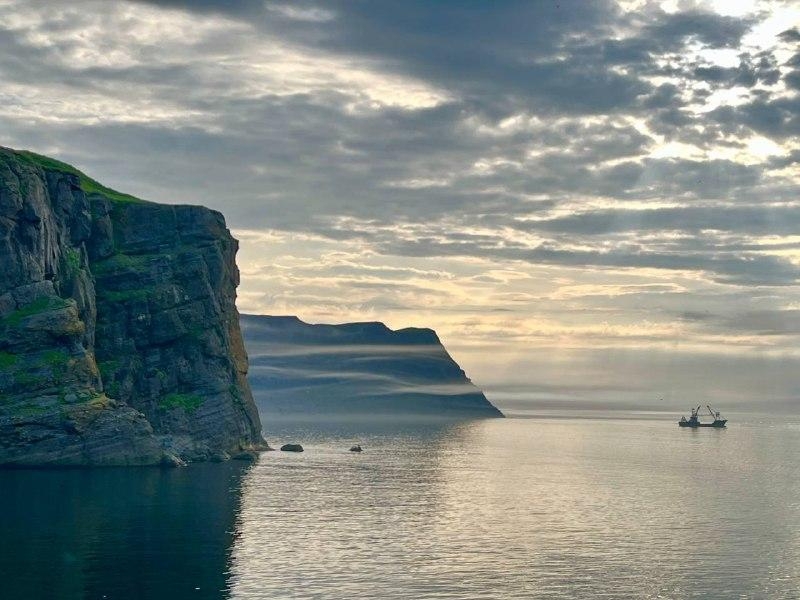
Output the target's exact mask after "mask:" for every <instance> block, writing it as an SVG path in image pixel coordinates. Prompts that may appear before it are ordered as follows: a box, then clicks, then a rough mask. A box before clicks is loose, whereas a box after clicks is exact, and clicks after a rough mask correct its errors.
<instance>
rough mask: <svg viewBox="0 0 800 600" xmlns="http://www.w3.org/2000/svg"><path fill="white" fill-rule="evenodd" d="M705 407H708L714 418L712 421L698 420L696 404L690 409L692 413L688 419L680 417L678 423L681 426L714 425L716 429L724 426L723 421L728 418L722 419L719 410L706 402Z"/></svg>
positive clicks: (698, 411)
mask: <svg viewBox="0 0 800 600" xmlns="http://www.w3.org/2000/svg"><path fill="white" fill-rule="evenodd" d="M706 408H707V409H708V413H709V414H710V415H711V416H712V417H713V418H714V421H713V422H711V423H703V422H702V421H701V420H700V407H699V406H698V407H697V408H693V409H692V414H691V416H690V417H689V418H688V419H687V418H686V417H681V420H680V421H678V425H679V426H681V427H715V428H717V429H720V428H722V427H725V423H727V422H728V419H723V418H722V415H720V413H719V411H714V410H713V409H712V408H711V407H710V406H709V405H708V404H706Z"/></svg>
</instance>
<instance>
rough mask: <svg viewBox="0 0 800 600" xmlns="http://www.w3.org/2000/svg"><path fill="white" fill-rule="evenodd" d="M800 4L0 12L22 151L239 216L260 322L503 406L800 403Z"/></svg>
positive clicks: (91, 6) (215, 0)
mask: <svg viewBox="0 0 800 600" xmlns="http://www.w3.org/2000/svg"><path fill="white" fill-rule="evenodd" d="M798 26H800V6H798V5H797V3H795V2H750V1H738V2H737V1H732V0H720V1H717V2H711V1H697V2H691V1H686V2H684V1H679V0H678V1H667V2H648V1H639V0H632V1H626V2H623V1H619V2H614V1H611V0H609V1H604V0H593V1H585V0H574V1H573V0H560V1H558V2H550V1H544V0H539V1H536V0H525V1H519V2H517V1H505V2H503V1H496V2H489V1H488V0H487V1H477V0H453V1H451V2H444V1H442V2H430V1H423V0H420V1H415V0H393V1H369V2H367V1H359V0H340V1H336V0H332V1H325V2H323V1H321V0H320V1H319V2H316V3H314V2H289V1H286V2H272V1H264V0H195V1H190V0H152V1H137V2H134V1H123V0H119V1H113V0H99V1H92V0H85V1H68V0H58V1H56V0H51V1H41V0H0V50H1V51H0V144H1V145H7V146H12V147H16V148H27V149H32V150H35V151H38V152H41V153H45V154H49V155H53V156H56V157H59V158H61V159H63V160H66V161H68V162H70V163H73V164H75V165H76V166H78V167H80V168H82V169H83V170H85V171H86V172H88V173H89V174H90V175H92V176H94V177H95V178H97V179H99V180H101V181H102V182H103V183H105V184H106V185H109V186H110V187H114V188H117V189H120V190H123V191H126V192H130V193H133V194H136V195H138V196H140V197H143V198H147V199H151V200H155V201H160V202H169V203H178V202H182V203H183V202H189V203H195V204H204V205H207V206H210V207H212V208H215V209H218V210H220V211H222V212H223V213H224V214H225V216H226V218H227V220H228V225H229V227H230V228H231V229H232V230H233V232H234V234H235V235H236V236H237V237H238V238H239V239H240V240H241V250H240V254H239V265H240V268H241V271H242V284H241V287H240V295H239V308H240V310H242V311H244V312H255V313H266V314H295V315H298V316H300V317H301V318H302V319H304V320H306V321H310V322H342V321H353V320H382V321H384V322H386V323H387V324H388V325H389V326H391V327H394V328H397V327H404V326H410V325H414V326H428V327H432V328H435V329H436V330H437V331H438V332H439V334H440V337H441V338H442V339H443V341H444V342H445V343H446V345H447V347H448V349H449V350H450V351H451V353H452V354H453V355H454V356H455V358H456V359H457V360H458V361H459V362H460V363H461V365H462V366H463V367H464V368H465V369H466V371H467V373H468V374H469V375H470V376H471V377H472V379H473V380H474V381H475V383H476V384H478V385H479V386H481V387H483V388H484V389H485V390H487V392H488V395H489V397H490V398H491V399H493V400H494V401H495V402H496V403H497V404H498V405H500V406H501V407H502V406H504V405H508V406H510V405H511V404H513V403H514V402H516V401H522V400H538V401H540V402H544V401H562V400H564V401H567V400H569V401H573V402H576V403H583V402H589V401H603V402H611V401H614V402H622V403H629V404H630V405H633V406H636V405H642V406H648V407H657V406H659V405H660V404H659V398H664V402H663V405H664V406H665V407H669V408H671V407H673V406H677V405H681V406H682V405H683V404H687V405H688V404H691V403H693V402H695V399H696V400H697V402H698V403H699V402H700V401H701V400H702V401H703V403H705V400H707V399H709V400H711V401H713V402H718V403H719V404H721V405H723V406H726V405H729V406H732V405H737V404H739V405H741V404H748V403H750V402H757V401H769V402H770V403H771V404H772V405H773V406H775V407H779V406H786V405H791V404H792V403H795V404H800V403H798V402H797V400H798V398H800V344H799V343H798V342H800V295H798V283H800V197H798V190H799V189H800V185H799V184H800V137H798V136H799V135H800V29H798Z"/></svg>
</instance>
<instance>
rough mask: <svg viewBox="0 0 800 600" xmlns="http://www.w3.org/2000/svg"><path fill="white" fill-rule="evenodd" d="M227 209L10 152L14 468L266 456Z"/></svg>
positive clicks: (5, 265)
mask: <svg viewBox="0 0 800 600" xmlns="http://www.w3.org/2000/svg"><path fill="white" fill-rule="evenodd" d="M236 250H237V242H236V240H234V239H233V238H232V237H231V236H230V233H229V232H228V230H227V229H226V228H225V222H224V219H223V217H222V215H220V214H219V213H217V212H214V211H211V210H208V209H206V208H202V207H197V206H167V205H159V204H153V203H149V202H143V201H140V200H137V199H135V198H132V197H130V196H126V195H123V194H119V193H118V192H114V191H113V190H109V189H108V188H105V187H103V186H102V185H100V184H99V183H97V182H96V181H93V180H91V179H89V178H88V177H86V176H85V175H83V174H82V173H80V172H78V171H76V170H75V169H74V168H72V167H70V166H69V165H65V164H63V163H59V162H58V161H53V160H51V159H48V158H46V157H41V156H38V155H34V154H30V153H23V152H15V151H12V150H8V149H3V148H0V267H2V268H0V464H5V465H112V464H113V465H118V464H125V465H134V464H135V465H144V464H156V463H161V462H167V463H171V464H176V463H180V462H181V461H193V460H205V459H224V458H227V457H229V456H230V455H239V454H241V453H243V452H245V453H246V452H249V451H251V450H253V449H254V448H258V447H260V446H261V444H262V439H261V425H260V421H259V417H258V412H257V410H256V407H255V404H254V403H253V399H252V395H251V392H250V388H249V386H248V383H247V380H246V373H247V355H246V353H245V350H244V346H243V343H242V338H241V334H240V331H239V324H238V313H237V310H236V306H235V298H236V286H237V284H238V270H237V268H236V263H235V254H236Z"/></svg>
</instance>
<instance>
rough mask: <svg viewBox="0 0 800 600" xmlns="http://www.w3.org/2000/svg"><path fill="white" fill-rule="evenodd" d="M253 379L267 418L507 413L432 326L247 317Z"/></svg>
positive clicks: (244, 318)
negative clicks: (466, 370)
mask: <svg viewBox="0 0 800 600" xmlns="http://www.w3.org/2000/svg"><path fill="white" fill-rule="evenodd" d="M241 322H242V331H243V333H244V339H245V345H246V346H247V349H248V353H249V355H250V365H251V367H250V384H251V385H252V386H253V391H254V394H255V397H256V402H257V403H258V406H259V409H260V410H261V412H262V414H263V415H265V417H267V418H270V419H275V420H279V419H287V420H305V419H312V420H313V419H326V420H330V419H352V418H373V417H381V418H383V417H391V418H393V419H396V418H403V417H413V418H417V417H418V418H422V419H425V420H431V419H436V418H447V419H450V418H474V417H502V416H503V415H502V413H501V412H500V411H499V410H497V408H495V407H494V406H493V405H492V404H491V403H490V402H489V401H488V400H487V399H486V397H485V396H484V395H483V393H482V392H481V391H480V390H479V389H478V388H477V387H475V386H474V385H473V384H472V382H471V381H470V380H469V379H468V378H467V376H466V374H465V373H464V371H463V370H462V369H461V367H459V366H458V364H457V363H456V362H455V361H454V360H453V359H452V357H451V356H450V355H449V354H448V352H447V350H445V348H444V346H442V343H441V341H440V340H439V338H438V336H437V335H436V333H435V332H434V331H433V330H431V329H418V328H408V329H400V330H397V331H393V330H391V329H389V328H388V327H386V326H385V325H384V324H383V323H348V324H344V325H310V324H308V323H304V322H303V321H301V320H300V319H298V318H297V317H272V316H264V315H242V321H241Z"/></svg>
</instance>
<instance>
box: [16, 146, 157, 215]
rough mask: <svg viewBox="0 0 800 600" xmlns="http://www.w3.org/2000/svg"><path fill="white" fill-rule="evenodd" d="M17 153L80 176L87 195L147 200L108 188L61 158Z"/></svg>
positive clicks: (26, 158) (26, 151) (24, 151)
mask: <svg viewBox="0 0 800 600" xmlns="http://www.w3.org/2000/svg"><path fill="white" fill-rule="evenodd" d="M14 152H15V154H16V155H17V156H19V157H20V158H22V159H23V160H25V161H27V162H28V163H30V164H33V165H35V166H37V167H41V168H42V169H45V170H47V171H60V172H62V173H72V174H73V175H77V176H78V181H79V182H80V186H81V189H82V190H83V192H84V193H85V194H86V195H90V194H99V195H100V196H103V197H104V198H108V199H109V200H111V201H112V202H125V203H131V202H136V203H139V202H145V200H142V199H141V198H137V197H136V196H131V195H130V194H123V193H122V192H118V191H117V190H112V189H111V188H107V187H106V186H104V185H103V184H102V183H100V182H99V181H96V180H94V179H92V178H91V177H89V176H88V175H86V174H85V173H82V172H81V171H79V170H78V169H76V168H75V167H73V166H72V165H68V164H67V163H64V162H61V161H60V160H56V159H55V158H50V157H49V156H42V155H41V154H36V153H35V152H30V151H29V150H14Z"/></svg>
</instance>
